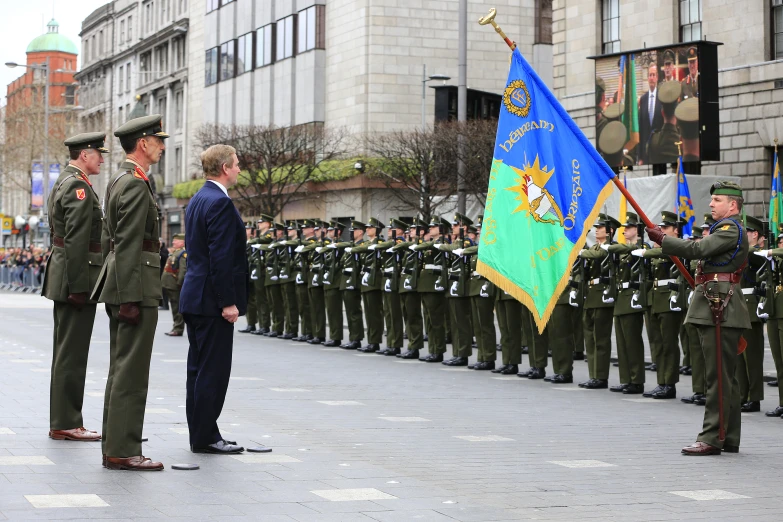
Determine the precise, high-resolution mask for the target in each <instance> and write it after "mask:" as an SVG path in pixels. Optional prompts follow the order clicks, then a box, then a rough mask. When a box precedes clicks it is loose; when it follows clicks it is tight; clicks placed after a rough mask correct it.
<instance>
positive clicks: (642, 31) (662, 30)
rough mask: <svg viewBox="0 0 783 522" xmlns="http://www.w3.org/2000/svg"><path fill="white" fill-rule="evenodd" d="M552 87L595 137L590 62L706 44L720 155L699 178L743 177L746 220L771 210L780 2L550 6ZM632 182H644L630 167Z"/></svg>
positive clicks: (781, 132)
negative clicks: (710, 49) (714, 63)
mask: <svg viewBox="0 0 783 522" xmlns="http://www.w3.org/2000/svg"><path fill="white" fill-rule="evenodd" d="M552 38H553V44H554V48H553V65H554V67H553V77H554V81H553V85H554V91H555V94H556V95H557V97H558V99H559V100H560V101H561V103H563V105H564V106H565V107H566V109H568V111H569V112H570V114H571V115H572V117H574V118H575V120H576V122H577V123H578V124H579V126H580V127H581V128H582V130H583V131H584V132H585V133H586V134H587V136H588V137H590V138H594V137H595V97H594V94H595V93H594V90H595V85H594V81H595V74H594V63H593V61H592V60H590V59H588V57H589V56H594V55H600V54H603V53H604V51H605V50H608V51H611V52H617V51H624V50H632V49H641V48H644V47H657V46H665V45H669V44H672V43H677V42H687V41H692V40H699V39H702V38H703V39H706V40H710V41H714V42H721V43H723V45H721V46H719V47H718V66H719V74H718V86H719V90H720V108H719V111H720V115H719V116H720V136H721V138H720V147H721V158H720V161H717V162H706V161H705V162H703V164H702V166H701V173H702V174H704V175H712V176H720V175H736V176H741V177H742V180H743V188H744V189H745V197H746V201H747V203H749V206H748V209H747V211H748V213H749V214H750V213H752V214H755V215H763V214H764V213H765V212H764V210H765V208H766V206H765V205H766V202H768V201H769V188H770V183H771V173H772V162H773V155H774V140H775V138H777V139H778V140H779V141H781V142H783V117H782V116H783V114H781V102H783V2H781V1H780V0H754V1H750V2H749V1H745V0H656V1H649V0H553V35H552ZM633 175H651V169H650V168H649V167H636V168H635V170H634V173H633Z"/></svg>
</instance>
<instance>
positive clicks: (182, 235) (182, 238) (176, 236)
mask: <svg viewBox="0 0 783 522" xmlns="http://www.w3.org/2000/svg"><path fill="white" fill-rule="evenodd" d="M174 239H181V240H182V241H185V234H174Z"/></svg>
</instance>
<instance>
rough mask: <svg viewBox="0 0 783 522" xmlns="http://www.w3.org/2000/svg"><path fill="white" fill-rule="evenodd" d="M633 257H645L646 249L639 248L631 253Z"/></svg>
mask: <svg viewBox="0 0 783 522" xmlns="http://www.w3.org/2000/svg"><path fill="white" fill-rule="evenodd" d="M631 255H632V256H636V257H644V249H643V248H637V249H636V250H632V251H631Z"/></svg>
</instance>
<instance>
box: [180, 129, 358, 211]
mask: <svg viewBox="0 0 783 522" xmlns="http://www.w3.org/2000/svg"><path fill="white" fill-rule="evenodd" d="M345 142H346V133H345V131H344V130H343V129H327V128H325V127H323V126H322V125H312V124H311V125H299V126H295V127H276V126H274V125H272V126H262V125H241V126H236V125H212V124H206V125H203V126H201V128H199V130H198V131H197V132H196V141H195V143H196V150H204V149H206V148H208V147H209V146H211V145H214V144H217V143H223V144H227V145H231V146H233V147H234V148H235V149H237V158H238V159H239V166H240V168H241V169H242V174H241V175H240V178H239V180H238V182H237V184H236V185H235V187H234V190H235V192H236V195H237V196H238V197H237V200H238V204H239V206H240V207H242V208H243V210H244V211H246V212H248V213H250V214H254V215H258V214H259V213H262V212H263V213H265V214H269V215H271V216H275V215H277V214H279V213H280V212H281V211H282V209H283V208H284V207H285V206H286V205H288V204H289V203H291V202H294V201H297V200H300V199H303V198H304V197H306V195H307V192H308V191H307V188H308V184H309V183H312V182H314V181H317V180H319V175H320V174H321V173H322V167H323V166H324V165H323V164H324V162H329V161H331V160H335V159H338V158H340V157H342V156H343V155H344V154H345V150H344V148H345Z"/></svg>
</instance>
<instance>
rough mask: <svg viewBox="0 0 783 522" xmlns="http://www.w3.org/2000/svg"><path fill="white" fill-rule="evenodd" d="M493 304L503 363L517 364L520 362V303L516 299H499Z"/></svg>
mask: <svg viewBox="0 0 783 522" xmlns="http://www.w3.org/2000/svg"><path fill="white" fill-rule="evenodd" d="M495 306H496V307H497V311H498V325H499V326H500V348H501V351H502V352H503V353H502V356H503V365H507V364H516V365H519V364H521V363H522V322H523V321H522V303H520V302H519V301H517V300H516V299H501V300H499V301H497V302H496V303H495ZM501 316H502V317H503V320H502V322H501V320H500V317H501Z"/></svg>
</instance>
